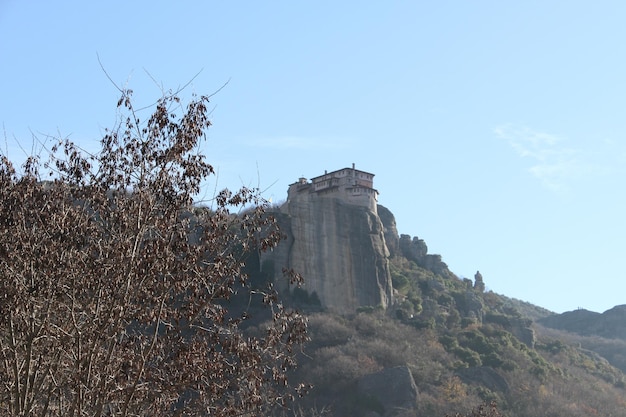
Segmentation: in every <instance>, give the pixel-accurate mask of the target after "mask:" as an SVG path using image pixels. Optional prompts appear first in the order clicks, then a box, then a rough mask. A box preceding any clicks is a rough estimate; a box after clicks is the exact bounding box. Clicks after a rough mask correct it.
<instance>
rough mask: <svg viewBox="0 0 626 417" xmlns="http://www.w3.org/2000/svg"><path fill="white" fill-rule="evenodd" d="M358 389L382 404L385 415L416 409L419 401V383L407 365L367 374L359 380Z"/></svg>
mask: <svg viewBox="0 0 626 417" xmlns="http://www.w3.org/2000/svg"><path fill="white" fill-rule="evenodd" d="M358 389H359V391H360V392H361V394H363V395H365V396H367V397H369V398H373V399H374V400H375V401H376V402H377V403H378V404H380V406H381V407H382V410H381V411H382V412H383V413H382V415H384V416H392V415H394V414H396V413H397V412H398V411H400V410H412V409H415V407H416V406H417V403H418V401H419V392H418V390H417V385H415V380H414V379H413V375H411V371H410V370H409V368H408V367H407V366H397V367H395V368H387V369H383V370H382V371H380V372H377V373H374V374H369V375H365V376H364V377H362V378H361V379H360V380H359V381H358ZM379 414H380V413H379Z"/></svg>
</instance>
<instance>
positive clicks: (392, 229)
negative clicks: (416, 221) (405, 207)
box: [377, 204, 400, 258]
mask: <svg viewBox="0 0 626 417" xmlns="http://www.w3.org/2000/svg"><path fill="white" fill-rule="evenodd" d="M377 209H378V217H379V218H380V221H381V222H382V223H383V234H384V235H385V243H386V244H387V249H388V250H389V256H390V257H391V258H393V257H394V256H396V255H398V254H400V238H399V237H398V228H397V226H396V217H395V216H394V215H393V213H392V212H391V211H390V210H389V209H388V208H387V207H385V206H381V205H380V204H379V205H378V206H377Z"/></svg>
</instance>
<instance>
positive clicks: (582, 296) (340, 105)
mask: <svg viewBox="0 0 626 417" xmlns="http://www.w3.org/2000/svg"><path fill="white" fill-rule="evenodd" d="M625 21H626V2H624V1H621V0H615V1H602V0H599V1H593V2H592V1H584V2H583V1H575V0H563V1H550V0H541V1H532V0H526V1H515V2H514V1H501V0H498V1H464V0H458V1H417V0H414V1H385V2H373V1H372V2H363V1H315V2H307V1H282V2H277V1H266V2H256V1H219V2H218V1H194V2H191V1H179V2H173V1H167V2H163V1H150V2H147V1H146V2H139V1H134V2H130V1H128V2H127V1H106V2H89V1H55V2H51V1H17V0H0V64H1V65H0V122H1V123H2V128H3V135H2V139H3V140H2V141H0V142H1V143H0V146H1V147H2V151H3V152H5V153H7V152H8V154H9V157H10V158H11V159H13V160H20V159H23V155H24V154H23V151H22V150H21V149H20V147H19V146H18V145H17V144H18V143H19V144H21V146H22V147H23V148H25V149H26V150H27V151H29V150H30V149H31V144H32V143H33V140H32V136H33V134H35V135H37V137H38V138H39V139H40V140H42V139H45V137H46V135H52V136H59V135H60V136H63V137H65V136H69V137H70V138H72V139H73V140H75V141H76V142H78V143H80V144H81V145H82V146H84V147H86V148H88V149H89V148H95V147H96V146H97V144H98V140H99V139H100V137H101V134H102V131H103V129H104V128H106V127H110V126H112V125H113V124H114V122H115V117H116V113H115V104H116V101H117V98H118V92H117V90H116V89H115V88H114V87H113V86H112V85H111V83H110V81H109V80H108V79H107V77H106V76H105V74H104V73H103V71H102V69H101V68H100V64H99V63H98V58H97V56H99V57H100V60H101V62H102V64H103V66H104V67H105V68H106V70H107V72H108V74H109V75H110V76H111V78H112V79H113V80H114V81H115V82H116V83H118V84H120V85H122V86H128V87H129V88H132V89H133V90H134V91H135V98H136V100H137V102H138V104H150V103H152V102H153V101H154V99H155V98H157V97H159V96H160V93H161V90H160V87H159V85H161V84H162V86H163V87H164V88H165V89H170V88H173V89H175V88H177V87H178V86H181V85H184V84H186V83H187V82H188V81H190V80H191V79H192V78H193V77H194V75H196V74H197V73H198V72H199V71H201V72H200V74H199V75H198V76H197V77H196V78H195V79H194V80H193V82H192V83H191V84H190V86H189V87H187V89H186V90H185V91H184V92H183V96H185V95H186V96H187V97H189V96H190V95H191V94H192V93H193V92H196V93H199V94H206V93H211V92H214V91H215V90H217V89H219V88H220V87H221V86H222V85H223V84H224V83H226V82H227V81H228V84H227V86H226V87H225V88H223V89H222V90H221V91H220V92H219V93H218V94H217V95H215V96H214V97H213V99H212V103H213V104H214V106H215V109H214V110H213V114H212V120H213V123H214V127H213V128H212V129H211V130H210V131H209V138H208V142H207V143H206V154H207V155H208V157H209V160H210V161H211V162H212V163H213V164H214V165H215V166H216V168H217V169H218V170H219V178H218V187H231V188H232V187H237V186H239V185H242V184H244V185H251V186H257V184H259V185H260V186H261V188H263V189H266V188H267V190H266V191H265V195H266V196H267V197H268V198H272V199H273V201H280V200H282V199H284V198H285V197H286V191H287V186H288V184H289V183H291V182H293V181H295V180H296V179H297V178H298V177H299V176H302V175H303V176H305V177H309V178H310V177H313V176H316V175H319V174H321V173H323V172H324V170H325V169H328V170H334V169H339V168H343V167H346V166H350V165H351V164H352V163H353V162H354V163H355V164H356V165H357V167H358V168H360V169H362V170H365V171H369V172H372V173H374V174H376V176H375V178H374V179H375V187H376V188H377V189H378V190H379V192H380V198H379V202H380V203H381V204H382V205H384V206H386V207H388V208H389V209H391V211H392V212H393V213H394V214H395V216H396V220H397V223H398V229H399V231H400V233H404V234H409V235H411V236H419V237H420V238H423V239H424V240H425V241H426V243H427V244H428V247H429V252H430V253H440V254H442V255H443V259H444V261H445V262H447V264H448V265H449V267H450V268H451V269H452V271H454V272H455V273H456V274H457V275H460V276H466V277H473V275H474V273H475V272H476V270H480V271H481V273H482V275H483V277H484V279H485V282H486V285H487V287H488V288H490V289H492V290H493V291H495V292H498V293H501V294H504V295H507V296H510V297H515V298H519V299H522V300H526V301H530V302H532V303H534V304H537V305H540V306H543V307H546V308H548V309H550V310H553V311H556V312H562V311H567V310H573V309H576V308H578V307H583V308H587V309H589V310H593V311H599V312H602V311H604V310H606V309H609V308H611V307H613V306H614V305H617V304H625V303H626V291H625V289H626V279H625V278H626V277H625V269H626V268H625V267H624V260H625V259H626V253H625V252H626V241H625V237H626V221H625V218H624V216H625V213H626V199H625V187H624V183H625V181H626V117H625V110H626V54H625V46H624V45H625V41H626V25H624V22H625ZM152 78H153V79H154V80H156V81H157V83H155V82H154V81H153V80H152ZM214 181H215V179H214V180H213V183H212V184H211V185H210V186H208V187H207V193H209V194H210V193H212V187H214Z"/></svg>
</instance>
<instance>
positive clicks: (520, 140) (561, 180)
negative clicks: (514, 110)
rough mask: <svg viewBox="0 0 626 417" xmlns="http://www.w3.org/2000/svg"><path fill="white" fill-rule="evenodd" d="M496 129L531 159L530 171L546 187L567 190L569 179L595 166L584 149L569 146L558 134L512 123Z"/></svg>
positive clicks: (584, 173) (520, 154)
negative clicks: (586, 157)
mask: <svg viewBox="0 0 626 417" xmlns="http://www.w3.org/2000/svg"><path fill="white" fill-rule="evenodd" d="M494 133H495V134H496V136H497V137H499V138H500V139H503V140H505V141H506V142H508V144H509V145H510V146H511V147H512V148H513V149H514V150H515V152H517V154H518V155H519V156H521V157H522V158H527V159H528V160H529V161H530V167H529V168H528V172H529V173H530V174H531V175H533V176H534V177H535V178H537V179H538V180H539V181H540V182H541V183H542V184H543V185H544V186H545V187H547V188H550V189H553V190H557V191H559V190H564V189H565V188H566V187H567V182H568V181H570V180H573V179H576V178H580V177H581V176H583V175H588V174H589V173H591V172H592V171H593V170H594V168H593V166H592V165H591V164H590V163H589V162H588V161H586V160H585V155H584V152H583V151H582V150H581V149H577V148H574V147H569V146H567V144H568V143H567V140H566V139H564V138H562V137H560V136H558V135H554V134H551V133H546V132H538V131H535V130H532V129H530V128H528V127H518V126H512V125H504V126H499V127H497V128H495V129H494Z"/></svg>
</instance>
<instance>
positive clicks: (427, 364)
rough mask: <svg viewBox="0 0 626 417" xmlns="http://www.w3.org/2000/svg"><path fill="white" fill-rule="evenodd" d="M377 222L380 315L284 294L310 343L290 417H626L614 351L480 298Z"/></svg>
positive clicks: (301, 291)
mask: <svg viewBox="0 0 626 417" xmlns="http://www.w3.org/2000/svg"><path fill="white" fill-rule="evenodd" d="M377 212H378V213H379V215H380V218H381V222H382V223H383V226H384V232H385V241H386V242H387V245H388V251H389V256H388V262H389V271H390V275H391V278H392V283H393V300H394V301H393V303H392V304H391V305H390V306H388V308H384V307H383V306H380V305H370V306H366V305H363V306H361V307H358V308H356V309H354V310H353V311H351V312H348V313H347V312H345V310H344V311H343V313H342V314H339V313H337V312H336V311H333V309H329V308H327V307H324V306H322V305H321V304H320V302H319V300H318V299H316V298H315V297H312V296H311V294H309V293H307V291H306V285H305V286H304V287H302V288H291V289H284V293H283V295H284V296H285V298H286V299H287V300H288V302H289V303H291V304H292V305H293V306H295V307H297V308H299V309H301V310H303V311H305V312H307V313H308V314H309V326H310V333H311V342H310V343H309V344H308V346H307V347H306V349H305V350H304V351H303V352H302V354H301V358H300V364H301V366H300V368H299V370H298V371H297V372H296V373H294V374H293V375H292V378H294V380H297V381H304V382H307V383H310V384H312V389H311V391H310V394H309V395H308V396H306V397H304V398H303V399H302V400H301V401H300V402H299V403H298V406H297V412H296V413H295V414H296V415H327V416H371V417H375V416H444V415H446V414H453V413H455V412H468V411H469V410H471V409H472V408H473V407H475V406H477V405H478V404H481V403H484V402H490V401H496V402H497V404H498V408H499V409H500V411H501V412H502V413H503V415H505V416H509V417H534V416H537V417H539V416H541V417H544V416H548V415H550V416H557V417H558V416H563V417H565V416H568V417H571V416H589V415H604V416H609V415H611V416H624V415H626V411H625V410H626V408H625V407H624V406H625V405H626V404H625V403H624V400H623V398H624V396H625V395H626V391H625V385H626V384H625V378H624V373H623V369H624V361H623V359H621V358H620V357H619V355H617V354H616V351H617V349H619V348H623V345H622V344H621V343H617V342H616V341H610V340H609V339H606V338H600V337H599V336H593V337H591V336H582V335H576V334H573V333H566V332H564V331H562V330H555V329H550V328H549V327H547V324H542V323H552V320H554V319H555V317H557V316H556V315H555V314H554V313H551V312H550V311H548V310H546V309H543V308H541V307H539V306H534V305H532V304H529V303H526V302H523V301H520V300H516V299H513V298H509V297H506V296H503V295H499V294H495V293H493V292H485V281H488V277H485V278H483V277H482V276H481V275H480V273H477V274H476V276H475V279H474V280H473V281H472V280H469V279H460V278H458V277H457V276H456V275H455V274H454V273H452V272H451V271H450V270H449V269H448V267H447V266H446V264H445V263H444V262H443V259H442V257H441V256H439V255H433V254H429V253H428V248H427V245H426V243H425V242H424V241H423V240H421V239H419V238H417V237H413V238H412V237H410V236H408V235H398V233H397V230H396V225H395V219H394V218H393V214H392V213H391V211H390V210H388V209H386V208H384V207H382V206H378V208H377ZM311 256H315V254H311ZM327 262H332V259H327ZM305 280H306V276H305ZM622 351H623V350H622ZM611 354H612V356H611ZM620 368H621V369H620Z"/></svg>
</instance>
